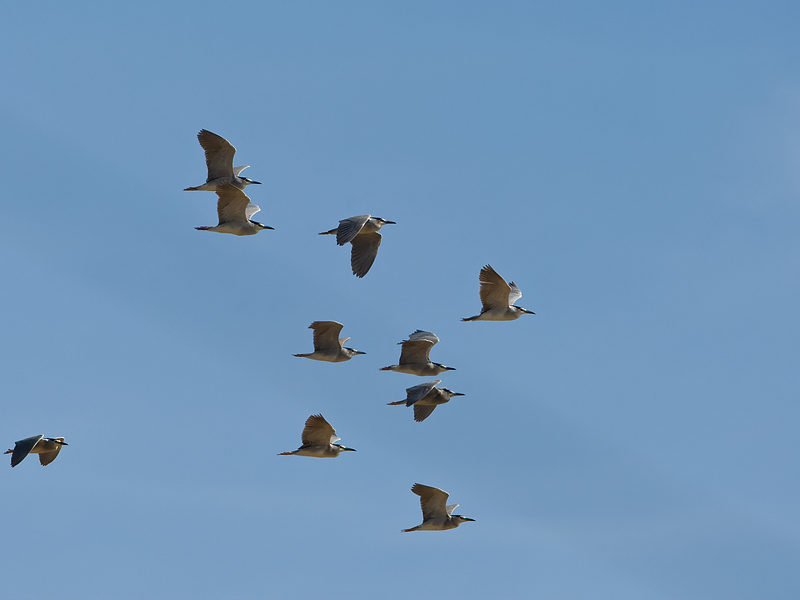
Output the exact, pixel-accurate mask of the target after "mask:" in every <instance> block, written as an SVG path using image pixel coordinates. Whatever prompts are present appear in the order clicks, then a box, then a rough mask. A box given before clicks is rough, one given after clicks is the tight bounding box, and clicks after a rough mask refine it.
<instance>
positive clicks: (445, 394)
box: [388, 379, 464, 423]
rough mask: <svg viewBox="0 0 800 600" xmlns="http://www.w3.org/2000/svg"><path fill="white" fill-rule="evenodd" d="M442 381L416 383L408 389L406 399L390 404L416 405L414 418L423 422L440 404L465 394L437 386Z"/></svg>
mask: <svg viewBox="0 0 800 600" xmlns="http://www.w3.org/2000/svg"><path fill="white" fill-rule="evenodd" d="M440 383H442V380H441V379H436V380H435V381H429V382H428V383H423V384H420V385H415V386H414V387H410V388H408V389H406V394H407V397H406V399H405V400H398V401H397V402H389V404H388V405H389V406H397V405H400V404H405V405H406V406H413V407H414V420H415V421H416V422H417V423H421V422H422V421H424V420H425V419H427V418H428V417H429V416H430V415H431V413H432V412H433V410H434V409H435V408H436V407H437V406H439V405H440V404H447V403H448V402H450V398H454V397H455V396H463V395H464V394H462V393H460V392H454V391H452V390H448V389H447V388H437V387H436V386H437V385H438V384H440Z"/></svg>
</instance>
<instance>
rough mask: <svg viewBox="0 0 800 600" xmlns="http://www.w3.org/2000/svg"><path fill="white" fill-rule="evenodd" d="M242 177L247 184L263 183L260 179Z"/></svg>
mask: <svg viewBox="0 0 800 600" xmlns="http://www.w3.org/2000/svg"><path fill="white" fill-rule="evenodd" d="M240 179H241V180H242V181H244V183H245V185H251V184H253V183H255V184H256V185H261V182H260V181H253V180H252V179H250V178H249V177H241V178H240Z"/></svg>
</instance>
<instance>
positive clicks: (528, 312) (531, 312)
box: [514, 306, 536, 315]
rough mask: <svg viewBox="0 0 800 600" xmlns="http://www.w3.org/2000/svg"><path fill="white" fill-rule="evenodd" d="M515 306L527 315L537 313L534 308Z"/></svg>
mask: <svg viewBox="0 0 800 600" xmlns="http://www.w3.org/2000/svg"><path fill="white" fill-rule="evenodd" d="M514 308H516V309H517V310H519V312H521V313H522V314H526V315H535V314H536V313H535V312H533V311H532V310H528V309H527V308H522V307H521V306H515V307H514Z"/></svg>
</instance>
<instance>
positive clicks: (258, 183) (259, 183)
mask: <svg viewBox="0 0 800 600" xmlns="http://www.w3.org/2000/svg"><path fill="white" fill-rule="evenodd" d="M250 183H255V184H256V185H261V182H260V181H250Z"/></svg>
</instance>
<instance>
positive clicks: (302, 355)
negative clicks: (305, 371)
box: [292, 354, 311, 358]
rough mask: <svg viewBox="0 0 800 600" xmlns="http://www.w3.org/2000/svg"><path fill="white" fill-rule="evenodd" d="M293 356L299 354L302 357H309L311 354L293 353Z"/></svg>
mask: <svg viewBox="0 0 800 600" xmlns="http://www.w3.org/2000/svg"><path fill="white" fill-rule="evenodd" d="M292 356H299V357H300V358H308V357H309V356H311V355H310V354H292Z"/></svg>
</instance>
